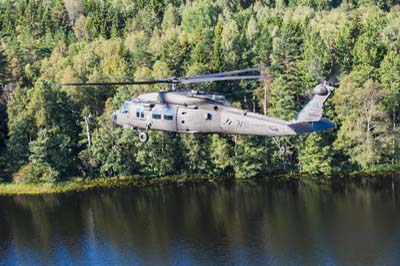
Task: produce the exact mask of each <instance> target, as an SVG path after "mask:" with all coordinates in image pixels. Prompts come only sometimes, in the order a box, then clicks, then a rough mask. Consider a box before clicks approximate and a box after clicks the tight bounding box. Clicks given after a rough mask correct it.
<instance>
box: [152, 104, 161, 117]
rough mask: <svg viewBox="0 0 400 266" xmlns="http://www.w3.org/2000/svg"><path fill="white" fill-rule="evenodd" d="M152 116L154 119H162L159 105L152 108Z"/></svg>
mask: <svg viewBox="0 0 400 266" xmlns="http://www.w3.org/2000/svg"><path fill="white" fill-rule="evenodd" d="M151 117H152V118H153V119H157V120H160V119H161V110H160V108H159V107H158V106H155V107H154V108H153V109H152V110H151Z"/></svg>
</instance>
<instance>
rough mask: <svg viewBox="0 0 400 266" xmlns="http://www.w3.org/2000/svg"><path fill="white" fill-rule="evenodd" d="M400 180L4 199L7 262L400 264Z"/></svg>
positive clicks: (0, 228) (2, 260) (0, 221)
mask: <svg viewBox="0 0 400 266" xmlns="http://www.w3.org/2000/svg"><path fill="white" fill-rule="evenodd" d="M397 188H398V186H394V187H393V188H392V187H391V186H390V187H389V188H387V189H386V188H381V189H379V190H375V189H374V188H373V187H370V188H368V187H367V188H366V187H363V188H360V187H357V186H346V187H344V188H341V189H340V190H339V191H336V190H335V191H332V190H330V189H327V188H325V189H324V188H321V187H311V186H295V185H292V186H291V185H287V186H282V187H276V186H271V185H266V184H262V183H255V182H247V183H239V184H226V185H212V184H208V185H204V184H203V185H189V186H187V185H186V186H183V187H174V186H169V187H165V186H164V187H162V186H160V187H151V188H144V189H134V188H131V189H122V190H106V191H104V190H102V191H92V192H87V193H77V194H69V195H57V196H54V195H52V196H41V197H26V196H25V197H22V196H19V197H7V198H1V199H0V265H399V264H400V255H399V252H398V250H399V248H400V212H399V210H400V207H399V199H398V195H399V192H400V191H399V190H398V189H397Z"/></svg>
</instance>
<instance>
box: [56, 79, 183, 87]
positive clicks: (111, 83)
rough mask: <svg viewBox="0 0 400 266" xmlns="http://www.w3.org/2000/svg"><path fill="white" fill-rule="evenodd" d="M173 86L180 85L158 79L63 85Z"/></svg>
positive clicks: (168, 80)
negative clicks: (159, 84)
mask: <svg viewBox="0 0 400 266" xmlns="http://www.w3.org/2000/svg"><path fill="white" fill-rule="evenodd" d="M158 83H165V84H172V83H179V82H177V81H175V80H172V79H156V80H142V81H120V82H87V83H85V82H69V83H61V84H60V85H61V86H121V85H151V84H158Z"/></svg>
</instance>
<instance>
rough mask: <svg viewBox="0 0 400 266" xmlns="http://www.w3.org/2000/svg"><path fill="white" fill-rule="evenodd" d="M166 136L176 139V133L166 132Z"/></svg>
mask: <svg viewBox="0 0 400 266" xmlns="http://www.w3.org/2000/svg"><path fill="white" fill-rule="evenodd" d="M168 135H169V137H170V138H175V137H176V132H168Z"/></svg>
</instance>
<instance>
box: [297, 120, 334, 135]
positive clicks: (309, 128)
mask: <svg viewBox="0 0 400 266" xmlns="http://www.w3.org/2000/svg"><path fill="white" fill-rule="evenodd" d="M289 127H290V128H292V129H293V130H294V131H295V132H296V134H303V133H311V132H315V131H321V130H326V129H330V128H335V124H334V123H332V121H330V120H329V119H328V118H322V119H321V120H319V121H314V122H293V123H290V124H289Z"/></svg>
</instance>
